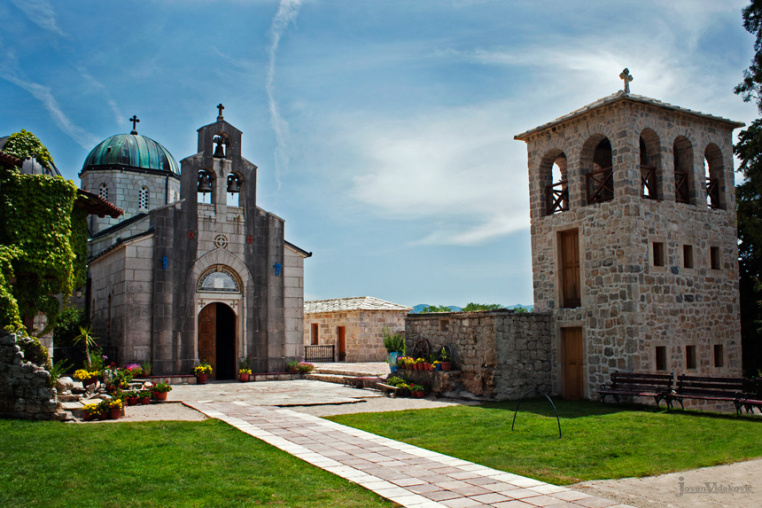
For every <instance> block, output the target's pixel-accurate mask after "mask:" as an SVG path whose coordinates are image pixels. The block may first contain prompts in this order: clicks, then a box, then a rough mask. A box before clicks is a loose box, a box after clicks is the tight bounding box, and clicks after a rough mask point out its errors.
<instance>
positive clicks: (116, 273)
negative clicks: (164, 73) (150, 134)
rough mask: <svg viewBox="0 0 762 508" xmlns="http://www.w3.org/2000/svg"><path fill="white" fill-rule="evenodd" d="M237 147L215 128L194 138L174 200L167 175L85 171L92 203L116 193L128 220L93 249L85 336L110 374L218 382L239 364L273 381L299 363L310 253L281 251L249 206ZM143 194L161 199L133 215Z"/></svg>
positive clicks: (276, 220)
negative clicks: (116, 365) (209, 372)
mask: <svg viewBox="0 0 762 508" xmlns="http://www.w3.org/2000/svg"><path fill="white" fill-rule="evenodd" d="M241 137H242V133H241V131H239V130H238V129H236V128H235V127H233V126H232V125H230V124H229V123H228V122H226V121H225V120H224V119H223V117H222V116H218V118H217V121H216V122H215V123H212V124H209V125H206V126H204V127H201V128H200V129H198V148H199V151H198V153H197V154H195V155H192V156H190V157H187V158H185V159H183V160H182V161H181V164H180V168H181V169H180V175H179V181H178V182H177V189H176V187H175V182H176V180H177V178H178V177H177V176H176V174H175V173H174V172H169V171H165V172H164V173H163V176H160V175H158V172H157V171H154V170H140V171H136V170H129V169H123V170H120V172H117V173H114V170H113V169H112V168H111V167H105V168H103V169H99V166H96V165H89V166H87V168H88V169H87V171H83V185H84V184H85V182H87V185H88V186H90V187H92V188H91V191H93V192H97V189H96V188H95V187H97V186H98V185H100V183H101V182H106V183H107V184H108V183H109V182H116V184H115V188H117V189H122V190H121V191H117V193H116V196H117V197H118V198H119V199H124V200H125V201H122V202H120V206H122V207H123V208H124V209H125V219H124V220H123V221H121V222H118V223H117V224H114V225H111V226H109V227H106V228H104V229H100V230H99V231H98V232H97V233H96V234H95V235H94V236H93V239H92V241H91V243H90V249H91V250H90V252H91V256H92V258H91V261H90V271H89V276H90V290H89V295H88V298H89V308H90V313H91V319H92V323H93V333H94V334H95V335H96V336H98V337H101V338H103V339H105V341H106V344H107V345H111V346H114V347H116V348H117V350H118V358H117V361H118V362H120V363H126V362H133V361H135V362H140V361H144V360H148V361H151V362H152V364H153V367H154V371H155V372H156V373H157V374H159V375H170V374H188V373H190V372H191V369H192V368H193V367H194V366H195V365H198V363H199V362H200V361H201V360H206V361H208V362H209V363H210V364H212V366H213V367H214V369H215V374H214V375H215V376H216V377H218V378H234V377H235V376H236V375H237V369H238V362H239V361H240V360H242V359H243V358H250V359H251V360H252V367H251V368H252V370H254V372H273V371H284V370H285V364H286V362H287V361H289V360H292V359H296V358H298V357H299V355H300V354H301V352H302V335H303V323H302V319H303V316H302V312H301V311H302V306H303V301H304V299H303V294H304V283H303V280H304V259H305V258H306V257H309V256H311V253H309V252H306V251H304V250H302V249H300V248H298V247H296V246H295V245H293V244H290V243H288V242H287V241H285V238H284V230H285V222H284V220H283V219H281V218H280V217H278V216H276V215H274V214H272V213H270V212H267V211H265V210H262V209H261V208H258V207H257V206H256V183H257V167H256V166H255V165H254V164H252V163H251V162H249V161H247V160H246V159H244V158H243V157H242V156H241ZM99 146H100V145H99ZM90 160H92V157H90V158H89V159H88V161H90ZM172 163H173V164H172V165H171V166H172V167H174V166H176V164H177V163H175V162H174V161H173V160H172ZM154 173H157V174H156V175H155V176H156V178H158V179H157V180H155V181H152V182H146V181H145V179H146V178H148V176H150V175H154ZM202 177H204V178H206V182H207V183H208V185H209V187H208V188H206V187H204V188H203V189H202V188H201V182H202V180H203V178H202ZM130 179H132V180H134V182H132V183H130V182H129V180H130ZM231 181H235V182H236V183H237V190H238V191H239V192H238V193H237V199H235V200H230V199H229V198H228V194H229V192H228V191H229V189H230V188H232V187H231V186H232V184H231ZM159 183H160V184H161V185H160V186H159V185H158V184H159ZM149 184H150V185H149ZM154 184H156V185H154ZM144 187H150V188H151V189H153V188H154V187H156V188H157V189H159V190H161V193H160V195H158V196H154V195H153V194H151V193H149V194H148V207H147V208H146V207H141V206H140V203H138V200H139V199H140V197H141V196H140V194H139V191H140V190H141V189H143V188H144ZM175 190H179V199H177V196H175V194H176V193H175ZM204 190H208V191H209V192H206V193H204V192H203V191H204ZM133 191H135V192H133ZM154 197H156V199H155V200H154ZM133 200H134V201H133ZM136 203H138V204H136ZM165 203H166V204H165ZM142 204H145V201H143V203H142ZM104 220H105V219H97V221H99V222H98V223H99V224H100V225H101V226H106V225H107V224H105V223H102V222H103V221H104Z"/></svg>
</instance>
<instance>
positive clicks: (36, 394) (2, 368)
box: [0, 332, 58, 420]
mask: <svg viewBox="0 0 762 508" xmlns="http://www.w3.org/2000/svg"><path fill="white" fill-rule="evenodd" d="M49 383H50V373H49V372H48V371H47V370H45V369H44V368H42V367H40V366H39V365H36V364H34V363H32V362H30V361H27V360H25V358H24V353H23V352H22V350H21V347H20V346H19V345H18V344H17V343H16V336H15V335H12V334H6V333H5V332H2V333H1V334H0V418H22V419H26V420H53V419H57V413H56V410H57V409H58V401H57V399H56V390H55V388H51V387H50V386H49Z"/></svg>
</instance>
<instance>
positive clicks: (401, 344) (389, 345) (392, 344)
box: [384, 326, 405, 354]
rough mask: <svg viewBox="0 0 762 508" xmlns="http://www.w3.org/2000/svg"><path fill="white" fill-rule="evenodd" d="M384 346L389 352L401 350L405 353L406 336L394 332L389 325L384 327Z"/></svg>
mask: <svg viewBox="0 0 762 508" xmlns="http://www.w3.org/2000/svg"><path fill="white" fill-rule="evenodd" d="M384 348H386V352H387V353H393V352H395V351H399V352H400V353H403V354H404V353H405V338H404V337H402V335H400V334H399V333H394V334H393V333H392V332H391V330H389V327H388V326H386V327H384Z"/></svg>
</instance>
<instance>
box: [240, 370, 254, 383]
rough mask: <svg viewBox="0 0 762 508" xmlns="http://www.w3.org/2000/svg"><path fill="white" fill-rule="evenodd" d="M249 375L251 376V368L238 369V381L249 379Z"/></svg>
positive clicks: (243, 381)
mask: <svg viewBox="0 0 762 508" xmlns="http://www.w3.org/2000/svg"><path fill="white" fill-rule="evenodd" d="M249 376H251V369H238V380H239V381H240V382H242V383H245V382H247V381H248V380H249Z"/></svg>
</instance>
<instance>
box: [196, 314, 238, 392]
mask: <svg viewBox="0 0 762 508" xmlns="http://www.w3.org/2000/svg"><path fill="white" fill-rule="evenodd" d="M235 336H236V315H235V312H233V309H231V308H230V307H228V306H227V305H225V304H224V303H219V302H216V303H210V304H209V305H207V306H206V307H204V308H203V309H202V310H201V312H200V313H199V315H198V357H199V359H200V360H205V361H207V362H208V363H209V364H210V365H211V366H212V367H213V368H214V373H213V374H212V377H213V378H214V379H235V378H236V371H235V367H236V363H235V360H236V352H235V342H236V340H235Z"/></svg>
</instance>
